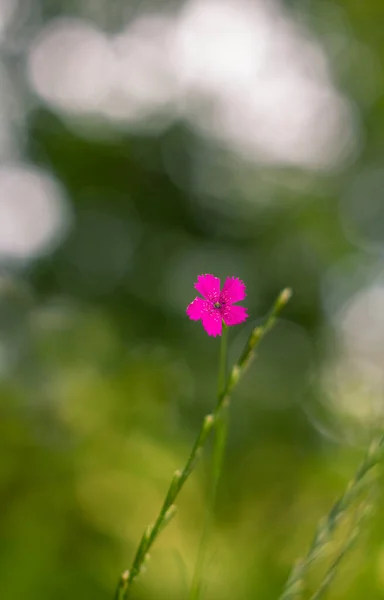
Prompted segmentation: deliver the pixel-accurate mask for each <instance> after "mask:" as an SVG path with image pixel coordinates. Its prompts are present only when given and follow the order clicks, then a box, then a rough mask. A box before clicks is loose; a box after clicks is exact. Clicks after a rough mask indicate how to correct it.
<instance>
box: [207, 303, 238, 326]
mask: <svg viewBox="0 0 384 600" xmlns="http://www.w3.org/2000/svg"><path fill="white" fill-rule="evenodd" d="M221 314H222V317H223V320H224V323H225V324H226V325H238V324H239V323H243V322H244V321H245V319H247V318H248V314H247V309H246V308H244V307H243V306H233V305H232V304H228V305H227V306H226V307H225V308H224V309H222V310H221ZM203 324H204V323H203Z"/></svg>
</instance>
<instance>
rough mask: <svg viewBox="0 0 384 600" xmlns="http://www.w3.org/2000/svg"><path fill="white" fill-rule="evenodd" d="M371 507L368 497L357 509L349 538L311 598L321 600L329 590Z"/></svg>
mask: <svg viewBox="0 0 384 600" xmlns="http://www.w3.org/2000/svg"><path fill="white" fill-rule="evenodd" d="M371 508H372V504H371V502H370V501H369V499H368V500H367V501H366V502H364V503H363V505H362V506H361V507H359V509H358V510H357V511H356V514H355V518H354V520H353V524H352V527H351V530H350V532H349V535H348V537H347V539H346V540H345V542H344V544H343V545H342V547H341V549H340V550H339V552H338V554H337V556H336V558H335V559H334V561H333V562H332V564H331V566H330V567H329V569H328V571H327V573H326V574H325V576H324V578H323V580H322V582H321V584H320V585H319V587H318V589H317V590H316V591H315V593H314V594H312V596H311V597H310V600H320V598H322V597H323V596H324V594H325V593H326V592H327V590H328V588H329V586H330V584H331V583H332V581H333V579H334V577H335V575H336V572H337V569H338V567H339V565H340V563H341V561H342V560H343V559H344V557H345V556H346V554H347V553H348V552H349V550H350V549H351V548H352V546H353V544H354V543H355V541H356V539H357V537H358V535H359V533H360V530H361V523H362V521H363V520H364V519H365V518H366V517H367V515H368V514H369V513H370V511H371Z"/></svg>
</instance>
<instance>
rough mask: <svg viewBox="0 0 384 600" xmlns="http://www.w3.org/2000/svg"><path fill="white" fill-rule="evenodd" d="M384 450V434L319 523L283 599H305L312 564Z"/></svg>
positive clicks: (281, 598) (359, 492) (357, 495)
mask: <svg viewBox="0 0 384 600" xmlns="http://www.w3.org/2000/svg"><path fill="white" fill-rule="evenodd" d="M383 450H384V434H383V435H381V436H380V437H379V438H378V439H377V440H374V442H372V444H371V446H370V448H369V450H368V452H367V454H366V456H365V458H364V460H363V461H362V463H361V464H360V466H359V467H358V469H357V471H356V473H355V475H354V476H353V478H352V480H351V481H350V482H349V484H348V486H347V488H346V490H345V491H344V493H343V494H342V495H341V496H340V498H339V499H338V500H337V501H336V502H335V504H334V505H333V506H332V508H331V510H330V511H329V513H328V515H327V516H326V517H324V518H323V519H322V520H321V521H320V523H319V524H318V527H317V530H316V533H315V536H314V538H313V541H312V544H311V546H310V548H309V550H308V552H307V554H306V555H305V557H304V558H302V559H301V560H299V561H298V562H297V563H296V565H295V566H294V567H293V569H292V571H291V574H290V576H289V578H288V581H287V583H286V584H285V587H284V590H283V593H282V594H281V596H280V598H279V600H298V599H299V598H301V595H302V591H303V587H304V580H305V577H306V575H307V573H308V570H309V567H310V566H311V564H312V563H313V562H314V561H315V560H316V559H317V558H318V557H319V556H320V555H321V553H322V552H323V551H324V549H325V547H326V545H327V544H328V542H329V540H330V539H331V537H332V535H333V533H334V531H335V529H336V527H337V525H338V524H339V522H340V520H341V519H342V517H343V516H344V515H345V514H346V512H347V511H348V510H349V509H350V508H351V507H352V505H353V503H354V502H355V500H356V499H357V498H358V497H359V495H360V494H361V492H362V490H364V489H365V488H366V485H367V481H366V478H367V476H368V474H369V473H371V472H372V470H373V469H374V467H376V465H377V464H378V463H379V462H380V461H381V459H382V456H383Z"/></svg>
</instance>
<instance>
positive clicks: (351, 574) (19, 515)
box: [0, 0, 384, 600]
mask: <svg viewBox="0 0 384 600" xmlns="http://www.w3.org/2000/svg"><path fill="white" fill-rule="evenodd" d="M163 4H164V11H165V10H171V9H172V8H174V4H173V3H168V2H164V3H163ZM31 5H33V10H30V11H29V16H28V18H29V19H31V23H33V26H36V23H38V24H39V27H42V26H43V24H44V22H45V21H47V20H49V19H52V18H53V17H56V16H59V15H67V16H74V15H80V16H82V17H84V16H88V18H89V19H98V22H99V24H101V25H102V26H103V27H105V28H106V29H107V28H112V29H113V28H116V27H118V23H119V19H120V17H121V15H120V12H119V11H117V14H116V13H114V14H108V13H109V11H108V10H106V9H105V5H103V3H101V2H98V3H96V2H95V3H94V5H92V3H91V2H88V3H86V2H84V3H83V2H79V3H78V2H71V3H67V2H62V1H60V0H56V1H54V2H37V1H36V2H31ZM96 6H97V7H96ZM117 6H120V7H121V6H122V5H121V4H119V3H117ZM145 6H146V8H147V10H148V9H149V7H151V6H152V7H153V5H152V4H151V3H145ZM131 8H132V13H134V12H135V11H136V10H139V9H138V8H137V7H136V6H135V7H134V6H133V5H132V6H131ZM286 8H287V10H288V11H290V12H291V13H292V15H293V16H294V18H297V19H301V20H302V21H303V22H305V23H306V25H307V26H308V27H309V28H310V30H311V31H312V32H313V35H316V36H317V38H318V39H319V40H320V42H321V43H323V45H324V49H325V52H326V53H329V57H330V58H331V59H332V60H331V68H332V73H333V77H334V80H335V84H336V85H337V86H339V88H340V89H342V90H343V92H344V93H345V94H347V95H349V98H350V100H351V102H353V103H354V108H355V110H356V112H357V113H358V115H359V119H360V120H361V124H362V125H361V134H360V137H361V139H360V146H359V150H358V152H356V156H355V157H354V158H353V159H351V160H350V161H349V163H348V164H347V165H346V166H344V167H343V168H339V169H335V171H328V172H322V173H318V172H316V171H311V170H310V169H300V168H294V167H289V166H286V167H282V166H279V167H274V166H265V165H264V166H263V165H260V164H254V163H252V162H251V161H249V162H248V161H247V160H246V159H245V158H244V157H240V156H237V155H236V153H235V152H233V153H231V152H228V150H224V149H223V148H222V147H220V145H219V144H217V143H213V142H211V143H208V142H207V141H206V140H202V139H200V137H199V135H198V134H197V133H196V131H195V130H194V129H193V128H192V127H191V126H190V124H188V123H187V122H184V121H183V119H176V118H175V119H174V120H173V121H172V123H169V124H168V125H167V126H163V127H159V128H154V129H153V130H144V129H143V130H140V129H135V128H134V127H132V128H131V129H130V128H129V127H125V128H123V127H122V128H121V130H119V128H117V127H115V128H112V129H109V128H108V126H107V125H106V124H105V123H100V122H99V121H97V119H96V120H95V122H88V121H87V122H82V119H81V117H76V118H75V117H73V118H68V117H67V116H64V115H61V114H60V113H57V112H55V111H54V110H52V111H51V110H50V109H49V106H47V105H43V104H42V103H40V102H39V101H38V100H37V99H36V98H33V99H31V97H32V96H33V94H32V93H31V92H30V91H26V92H25V93H26V95H27V97H28V98H29V99H30V103H31V106H29V107H28V118H27V120H26V125H25V132H24V135H25V148H24V151H23V152H24V154H23V159H24V160H27V161H29V162H30V163H32V164H33V165H35V166H36V167H39V168H42V169H45V170H48V171H49V172H50V173H51V174H52V175H53V176H54V177H55V178H57V180H58V181H59V182H60V183H61V185H62V186H63V189H64V190H65V192H66V194H67V196H68V198H69V199H70V209H71V213H72V223H71V228H70V230H69V233H68V235H67V236H66V237H65V239H64V240H63V241H62V243H60V244H59V245H58V247H57V248H56V249H55V250H52V251H51V252H49V253H47V254H45V255H44V256H41V257H40V258H38V259H36V260H34V261H33V262H31V263H29V264H27V265H22V266H20V265H13V264H9V263H7V262H6V263H5V264H4V266H3V267H2V280H1V286H0V287H1V289H0V374H1V382H0V440H1V459H0V502H1V510H0V531H1V535H0V597H1V598H12V600H24V599H28V600H44V599H47V600H48V599H51V598H55V600H64V599H66V600H67V599H69V598H71V599H74V600H75V599H78V600H80V599H83V598H93V599H94V600H98V599H100V600H102V599H104V598H105V599H107V598H112V597H113V592H114V589H115V585H116V583H117V579H118V576H119V574H120V572H121V571H122V570H123V569H125V568H127V567H128V566H129V564H130V561H131V557H132V555H133V552H134V550H135V547H136V544H137V543H138V541H139V538H140V535H141V532H142V530H143V529H144V527H145V526H146V525H147V524H148V523H149V522H150V521H151V520H152V519H153V518H154V516H155V514H156V511H157V510H158V508H159V506H160V503H161V500H162V497H163V494H164V493H165V490H166V488H167V485H168V482H169V481H170V478H171V476H172V473H173V471H174V469H175V468H178V467H179V466H180V465H181V464H183V462H184V460H185V457H186V456H187V454H188V451H189V447H190V444H191V442H192V440H193V437H194V435H195V433H196V431H197V428H198V426H199V423H200V421H201V419H202V417H203V415H204V414H206V412H207V411H208V410H210V407H212V405H213V404H214V397H213V394H214V391H215V389H216V372H217V362H218V352H219V345H218V342H217V340H216V341H215V340H214V339H210V338H208V337H207V336H206V335H205V333H204V331H203V329H202V328H201V327H200V325H198V324H196V323H192V322H190V321H188V319H187V318H186V315H185V307H186V305H187V304H188V303H189V302H190V301H191V300H192V299H193V297H194V289H193V283H194V281H195V279H196V276H197V275H198V274H200V273H205V272H213V273H215V274H216V275H218V276H220V277H222V278H224V277H225V276H227V275H236V276H238V277H240V278H241V279H243V280H244V281H245V282H246V284H247V288H248V297H247V305H248V308H249V313H250V315H251V318H250V319H249V322H247V323H246V324H245V325H244V327H239V328H235V329H234V330H233V331H231V339H230V355H231V357H232V358H234V357H235V356H236V355H237V354H238V352H239V351H240V350H241V347H242V344H243V343H244V341H245V339H246V337H247V334H248V333H249V331H250V329H251V327H252V326H253V325H254V324H256V323H257V322H258V321H259V320H260V319H261V318H262V316H263V315H264V314H265V312H266V311H267V310H268V307H269V305H270V304H271V302H272V300H273V298H274V297H275V296H276V294H277V293H278V292H279V291H280V290H281V289H282V288H283V287H285V286H287V285H289V286H291V287H292V288H293V291H294V297H293V299H292V301H291V303H290V305H289V307H288V308H287V309H286V311H285V314H284V316H283V318H282V319H281V321H280V322H279V324H278V325H277V327H276V329H275V330H274V331H273V332H272V333H271V335H270V336H269V338H268V339H267V340H265V342H264V343H263V345H262V347H261V349H260V352H259V357H258V363H257V364H254V365H253V367H252V370H251V371H250V372H249V373H248V374H247V376H246V378H245V380H244V381H243V383H242V384H241V386H240V388H239V390H238V391H237V392H236V395H235V397H234V399H233V404H232V413H231V435H230V440H229V447H228V452H227V458H226V465H225V474H224V478H223V481H222V482H221V491H220V499H219V505H218V508H217V520H216V523H215V532H214V536H213V539H212V542H211V550H210V552H211V554H210V562H209V565H208V578H207V582H206V589H205V597H206V598H207V600H208V599H214V598H220V599H222V600H226V599H229V598H234V597H235V598H236V599H244V600H246V599H248V598H263V600H269V599H271V600H272V599H274V598H276V597H277V596H278V594H279V592H280V590H281V588H282V585H283V583H284V581H285V579H286V577H287V574H288V572H289V569H290V566H291V564H292V562H293V561H294V560H295V559H296V558H297V557H298V556H300V555H301V554H302V553H303V552H304V551H305V549H306V547H307V545H308V544H309V542H310V539H311V536H312V534H313V532H314V529H315V526H316V523H317V520H318V519H319V518H320V517H321V516H322V514H323V513H324V512H326V511H327V509H328V508H329V507H330V505H331V503H332V501H333V500H334V498H335V497H336V496H337V495H338V494H339V492H340V491H341V490H342V489H343V487H344V485H345V484H346V482H347V481H348V479H349V477H350V476H351V474H352V473H353V470H354V468H355V466H356V465H357V464H358V461H359V459H360V457H361V454H362V451H363V448H364V446H365V444H366V442H367V440H368V439H369V437H370V431H369V430H368V429H367V426H366V422H364V423H362V422H361V421H360V420H359V419H357V418H356V417H355V415H354V413H352V415H351V414H349V413H348V412H346V413H345V412H338V409H337V406H336V408H335V405H334V404H333V403H332V402H331V401H329V398H328V396H327V393H328V392H327V390H326V389H325V386H324V380H323V374H324V369H325V367H327V368H328V367H329V365H332V364H333V361H336V360H337V357H338V351H339V348H338V338H337V336H338V329H337V323H336V324H335V320H337V318H338V315H339V314H340V313H338V312H337V310H336V308H339V306H340V305H342V303H343V302H346V301H347V300H348V296H349V295H352V294H354V293H355V292H357V291H359V290H360V289H362V288H363V287H364V286H365V285H366V279H365V277H366V273H367V272H368V271H369V272H370V270H372V269H374V270H375V269H376V270H378V271H379V272H381V269H382V267H380V265H381V257H382V253H381V254H380V252H373V251H372V249H371V248H368V249H367V248H366V247H365V246H364V244H363V243H360V241H359V240H360V238H359V235H358V234H359V232H357V233H356V227H357V226H360V225H361V223H360V222H359V221H358V220H357V221H356V219H355V220H353V218H354V214H355V213H354V214H352V216H351V215H350V214H349V213H348V210H349V204H348V198H349V196H348V193H349V192H348V190H350V189H354V188H355V184H356V178H357V177H358V176H359V174H361V173H364V172H366V170H367V169H368V168H370V169H375V168H378V165H380V164H381V160H382V150H383V140H384V136H383V131H382V129H383V124H384V104H383V97H384V96H383V82H384V79H383V74H382V70H381V64H382V61H383V59H384V42H383V39H384V38H383V36H382V23H383V19H384V5H383V4H382V3H381V2H379V1H378V0H369V1H368V2H366V3H362V2H358V1H355V0H346V1H345V2H344V3H343V5H342V8H341V6H340V5H337V4H335V3H330V2H329V3H328V2H315V1H313V2H304V0H302V1H296V2H286ZM116 10H117V9H116ZM128 12H129V11H128ZM123 13H124V11H123ZM31 15H32V16H31ZM37 15H38V17H37ZM28 23H29V21H28V20H27V21H26V24H27V26H28ZM31 26H32V25H31ZM344 28H347V29H348V31H349V35H350V36H351V37H352V39H353V40H354V42H353V43H352V44H351V46H350V47H349V50H345V52H346V54H345V55H343V50H342V48H343V45H342V44H341V50H340V53H339V54H337V56H336V54H335V53H334V52H333V50H334V48H335V47H336V42H335V40H336V41H337V36H338V35H339V37H340V39H341V38H342V36H343V35H344ZM332 41H333V42H335V44H333V45H332V43H331V42H332ZM359 45H364V48H365V51H366V53H365V54H363V55H361V54H359V53H358V51H357V49H358V48H359ZM354 50H355V53H354ZM5 53H7V52H5ZM361 56H365V57H367V62H364V60H363V59H362V58H361ZM370 57H373V58H374V60H375V61H376V62H375V69H376V70H375V71H374V72H373V73H372V70H371V67H372V65H371V64H370V62H369V61H370ZM373 58H372V60H373ZM346 65H347V66H346ZM365 78H366V79H365ZM373 84H374V85H375V86H376V88H375V93H373V92H372V94H371V96H370V98H368V100H367V97H368V96H369V90H370V89H371V88H372V85H373ZM366 86H367V89H368V92H367V89H365V88H366ZM365 92H366V93H365ZM323 118H326V116H325V115H323ZM204 168H207V170H209V176H208V175H206V174H204ZM196 170H199V173H200V174H201V178H202V179H203V180H204V178H209V185H208V183H207V181H206V182H205V183H206V186H205V188H204V186H203V188H204V189H202V188H201V187H199V185H198V184H197V183H196ZM215 190H219V193H216V191H215ZM223 190H224V191H223ZM364 194H366V195H365V196H364ZM346 198H347V199H346ZM370 198H372V196H370V195H369V185H367V187H366V188H364V187H363V190H362V192H361V198H360V199H361V202H362V203H363V204H362V206H363V208H362V215H364V214H365V213H364V210H365V206H366V207H367V208H366V210H367V214H368V213H369V214H372V215H373V216H372V223H374V222H375V221H377V219H378V218H379V216H380V214H382V213H380V206H381V203H382V201H383V200H382V190H379V191H378V195H377V196H375V198H376V199H377V203H376V204H374V205H373V204H370ZM364 202H366V205H365V204H364ZM346 206H347V209H348V210H347V209H346V208H345V207H346ZM369 207H371V208H369ZM371 209H372V210H371ZM374 209H375V210H377V211H379V212H378V213H377V212H375V210H374ZM372 211H373V212H372ZM347 213H348V214H347ZM364 222H365V221H364ZM369 231H371V230H369ZM374 233H375V235H376V241H377V240H378V241H379V242H381V243H382V241H383V239H382V234H381V232H380V230H379V231H378V232H377V231H376V230H375V232H374ZM348 261H350V262H349V263H348ZM364 261H365V262H364ZM362 263H364V264H366V265H367V268H364V269H363V271H364V273H363V275H362V276H361V277H360V276H359V277H357V280H355V279H354V277H355V273H357V271H358V268H359V267H358V265H361V264H362ZM348 265H352V266H351V267H350V266H348ZM348 269H350V271H351V273H352V274H351V273H350V272H349V271H348ZM375 272H376V271H375ZM338 285H340V289H339V288H338V287H337V286H338ZM335 286H336V291H335ZM334 295H336V296H337V298H336V305H335V304H334ZM333 309H335V310H334V312H332V310H333ZM358 401H359V402H360V403H368V402H369V398H368V397H367V395H366V391H365V389H362V390H361V391H359V395H358ZM376 425H377V423H376ZM206 476H207V474H206V471H205V465H204V464H202V465H200V467H199V469H198V470H197V472H196V473H195V475H194V477H193V478H192V479H191V481H189V483H188V485H187V486H186V488H185V490H184V491H183V493H182V496H181V500H180V504H179V511H178V515H177V517H176V519H175V520H174V521H173V523H172V524H171V525H170V527H169V529H168V530H166V531H165V532H164V533H163V535H162V536H161V538H160V540H159V542H158V543H157V544H156V546H155V549H154V551H153V554H152V557H151V561H150V562H149V564H148V570H147V572H146V574H145V576H143V577H141V579H140V581H139V582H138V583H137V585H136V587H135V598H137V599H140V600H152V599H153V600H154V599H156V600H161V599H164V600H166V599H167V600H172V599H175V600H176V599H177V600H180V599H182V598H186V597H187V589H188V581H189V577H190V575H191V571H192V566H193V562H194V559H195V556H196V550H197V546H198V542H199V532H200V527H201V522H202V513H203V507H204V501H205V494H206V492H207V485H206V483H207V481H206ZM383 534H384V517H383V515H382V514H381V513H380V511H377V512H376V513H375V514H374V515H373V517H372V519H371V521H370V525H369V527H367V529H366V531H365V532H364V534H363V536H362V537H361V539H360V540H359V542H358V544H357V547H356V549H355V550H354V551H353V552H351V554H350V555H349V556H348V558H347V559H346V561H345V562H344V563H343V566H342V569H341V571H342V572H341V573H340V574H339V576H338V577H337V578H336V581H335V584H334V586H333V587H332V589H331V592H330V594H329V598H335V599H336V598H337V599H339V600H341V599H343V598H345V599H346V598H348V600H354V599H359V598H362V597H368V598H370V599H371V600H374V599H375V598H381V597H382V596H383V593H384V546H383ZM316 575H317V577H314V582H315V580H316V579H317V580H318V578H319V577H320V576H321V573H320V572H319V573H317V572H316ZM314 582H312V583H313V585H315V583H314ZM312 583H311V585H312Z"/></svg>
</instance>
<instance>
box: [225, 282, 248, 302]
mask: <svg viewBox="0 0 384 600" xmlns="http://www.w3.org/2000/svg"><path fill="white" fill-rule="evenodd" d="M245 296H246V293H245V284H244V283H243V282H242V281H241V279H239V278H238V277H227V279H226V280H225V283H224V286H223V289H222V290H221V294H220V302H222V303H223V304H227V303H229V304H233V303H234V302H240V301H241V300H244V298H245Z"/></svg>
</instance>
